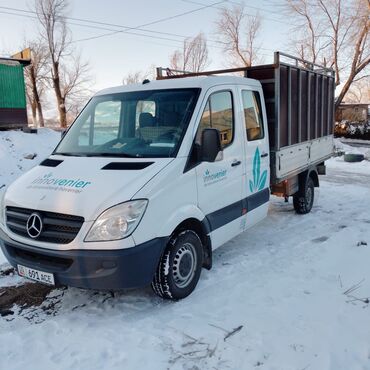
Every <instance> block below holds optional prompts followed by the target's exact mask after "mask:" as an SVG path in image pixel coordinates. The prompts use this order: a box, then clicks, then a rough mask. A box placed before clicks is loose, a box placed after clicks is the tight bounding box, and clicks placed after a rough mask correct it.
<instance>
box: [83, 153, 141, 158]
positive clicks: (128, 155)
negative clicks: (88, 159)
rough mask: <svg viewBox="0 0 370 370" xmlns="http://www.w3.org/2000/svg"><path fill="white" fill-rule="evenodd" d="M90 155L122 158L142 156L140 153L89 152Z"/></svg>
mask: <svg viewBox="0 0 370 370" xmlns="http://www.w3.org/2000/svg"><path fill="white" fill-rule="evenodd" d="M88 156H93V157H121V158H142V157H143V156H142V155H140V154H129V153H88Z"/></svg>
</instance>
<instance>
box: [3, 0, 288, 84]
mask: <svg viewBox="0 0 370 370" xmlns="http://www.w3.org/2000/svg"><path fill="white" fill-rule="evenodd" d="M238 1H239V0H238ZM215 3H221V4H217V5H213V6H212V7H207V8H204V9H199V8H201V7H202V6H204V5H211V4H215ZM233 3H236V1H232V2H231V1H224V2H221V1H220V0H213V1H212V0H156V1H150V0H135V1H132V0H103V1H102V0H78V1H77V0H75V1H70V9H69V14H68V16H70V17H74V18H80V19H83V20H89V21H95V22H103V23H110V24H116V25H120V26H126V27H132V28H135V27H138V26H142V25H144V24H147V23H152V22H156V21H160V20H161V19H163V18H166V17H171V16H176V15H178V14H181V13H185V12H191V11H192V12H191V13H188V14H184V15H182V16H179V17H176V18H173V19H170V20H166V21H163V22H158V23H155V24H152V25H148V26H145V27H141V28H140V30H139V29H131V30H129V31H128V32H132V33H135V34H130V33H122V32H121V33H116V34H113V35H109V36H106V37H101V38H95V39H94V37H95V36H99V35H102V34H106V33H110V32H112V31H113V32H114V31H115V30H122V29H123V28H117V27H113V26H106V25H98V24H95V25H92V24H91V23H85V22H83V21H81V20H80V21H77V20H74V21H70V23H74V24H69V28H70V30H71V32H72V37H73V40H75V41H77V42H76V43H75V45H76V47H77V48H78V49H79V50H80V51H81V54H82V56H83V58H84V59H87V60H88V61H89V62H90V65H91V71H92V74H93V76H94V78H95V86H94V90H98V89H101V88H104V87H109V86H113V85H119V84H121V82H122V78H123V76H124V75H125V74H127V73H128V72H130V71H136V70H146V69H148V67H149V66H150V65H152V64H154V65H156V66H168V64H169V56H170V54H171V53H172V52H173V51H174V50H176V49H177V48H179V47H181V44H182V40H183V37H181V36H195V35H196V34H197V33H199V32H204V33H205V35H206V36H207V38H208V40H209V43H208V44H209V50H210V57H211V60H212V63H211V65H210V67H211V68H223V67H226V66H227V62H226V59H225V56H224V53H223V51H222V49H221V48H220V45H219V44H217V43H216V42H214V40H217V34H216V31H215V21H216V19H217V18H218V14H219V9H217V8H219V7H220V6H228V7H231V6H232V5H233ZM282 3H283V0H274V1H273V0H249V1H246V2H245V4H246V6H247V7H246V11H247V12H248V13H249V14H251V15H253V14H256V12H259V14H260V15H261V16H262V19H263V22H262V29H261V37H260V43H261V46H262V47H263V48H264V49H263V50H261V53H263V55H262V57H263V58H265V61H266V62H270V61H271V60H272V54H273V50H285V51H286V50H287V44H288V37H289V28H290V23H291V20H289V19H288V18H287V17H286V16H284V15H283V14H282V13H281V9H280V7H279V4H280V5H281V4H282ZM32 4H33V1H32V0H28V1H27V0H1V2H0V55H3V56H4V55H5V56H6V55H8V54H11V53H15V52H17V51H19V50H20V48H21V46H22V44H23V40H24V39H25V37H26V35H27V37H28V38H32V37H34V36H36V35H37V22H36V20H35V19H33V18H30V17H32V16H33V15H32V14H30V13H25V12H23V13H22V12H20V11H15V10H10V9H5V8H4V7H9V8H16V9H18V10H25V11H27V10H28V11H29V10H32ZM202 4H203V5H202ZM197 9H198V10H197ZM5 13H8V14H5ZM9 13H12V14H9ZM21 15H23V16H21ZM92 27H101V28H104V29H96V28H92ZM142 30H148V31H155V32H143V31H142ZM158 32H161V33H158ZM165 33H169V34H176V36H175V35H169V34H165ZM144 35H145V36H144ZM89 38H93V39H90V40H86V39H89ZM79 40H80V41H79ZM211 40H213V41H211Z"/></svg>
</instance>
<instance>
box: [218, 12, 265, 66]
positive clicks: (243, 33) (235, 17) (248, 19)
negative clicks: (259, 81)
mask: <svg viewBox="0 0 370 370" xmlns="http://www.w3.org/2000/svg"><path fill="white" fill-rule="evenodd" d="M216 25H217V32H218V34H219V35H220V40H221V43H222V44H223V46H224V50H225V52H226V53H227V54H228V55H229V56H230V57H231V59H232V64H233V65H236V66H240V64H242V65H244V66H246V67H250V66H251V65H252V64H253V63H255V62H256V61H257V60H258V52H259V49H260V46H259V45H258V35H259V31H260V29H261V17H260V16H259V14H257V15H255V16H249V15H247V14H245V11H244V5H236V6H234V7H233V8H231V9H228V8H223V9H222V10H221V12H220V15H219V19H218V20H217V22H216Z"/></svg>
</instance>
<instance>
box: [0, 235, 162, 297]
mask: <svg viewBox="0 0 370 370" xmlns="http://www.w3.org/2000/svg"><path fill="white" fill-rule="evenodd" d="M167 241H168V238H166V237H163V238H156V239H152V240H150V241H148V242H145V243H143V244H140V245H137V246H135V247H132V248H127V249H119V250H69V251H56V250H51V249H44V248H37V247H34V246H30V245H26V244H23V243H19V242H17V241H15V240H13V239H10V238H9V237H8V235H6V234H5V233H4V231H3V230H1V229H0V246H1V249H2V250H3V253H4V255H5V257H6V258H7V259H8V261H9V262H10V264H11V265H12V266H13V267H16V266H17V264H20V265H24V266H27V267H30V268H34V269H37V270H41V271H45V272H49V273H53V274H54V279H55V283H56V285H67V286H74V287H78V288H87V289H104V290H105V289H109V290H119V289H126V288H137V287H142V286H146V285H149V284H150V283H151V281H152V279H153V276H154V273H155V271H156V268H157V266H158V263H159V259H160V257H161V255H162V253H163V251H164V248H165V247H166V244H167Z"/></svg>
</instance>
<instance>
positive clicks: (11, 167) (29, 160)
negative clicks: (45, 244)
mask: <svg viewBox="0 0 370 370" xmlns="http://www.w3.org/2000/svg"><path fill="white" fill-rule="evenodd" d="M59 140H60V132H56V131H54V130H50V129H47V128H43V129H39V130H38V133H37V134H28V133H24V132H22V131H0V197H1V195H2V193H3V192H4V190H5V189H6V187H7V186H8V185H9V184H11V183H12V182H13V181H14V180H15V179H16V178H17V177H19V176H20V175H22V174H23V173H24V172H26V171H28V170H29V169H31V168H32V167H34V166H36V165H38V164H39V163H40V162H41V161H42V160H44V159H45V158H47V157H48V156H49V154H50V153H51V152H52V151H53V150H54V148H55V147H56V145H57V144H58V142H59ZM4 261H5V258H4V256H3V254H2V253H1V251H0V265H1V263H2V262H4Z"/></svg>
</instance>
